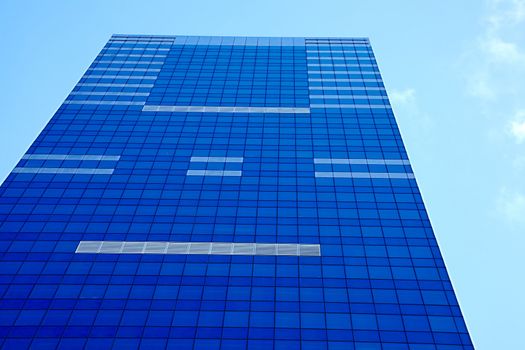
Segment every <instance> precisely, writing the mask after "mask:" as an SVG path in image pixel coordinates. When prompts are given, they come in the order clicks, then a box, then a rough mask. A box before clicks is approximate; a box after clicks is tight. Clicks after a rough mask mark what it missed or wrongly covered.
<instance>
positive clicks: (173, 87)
mask: <svg viewBox="0 0 525 350" xmlns="http://www.w3.org/2000/svg"><path fill="white" fill-rule="evenodd" d="M0 241H1V243H0V276H1V278H0V296H1V303H0V305H1V309H0V325H1V328H0V332H1V336H0V346H1V347H2V348H4V349H17V350H21V349H26V348H32V349H96V350H102V349H138V348H140V349H163V348H168V349H199V350H200V349H206V350H208V349H286V350H292V349H303V350H305V349H330V350H332V349H472V348H473V347H472V343H471V341H470V338H469V335H468V332H467V329H466V327H465V324H464V321H463V317H462V315H461V311H460V308H459V306H458V303H457V301H456V298H455V295H454V291H453V289H452V285H451V283H450V280H449V278H448V275H447V272H446V269H445V265H444V263H443V259H442V257H441V255H440V251H439V248H438V246H437V243H436V239H435V237H434V234H433V232H432V228H431V225H430V222H429V219H428V217H427V213H426V211H425V208H424V205H423V201H422V199H421V196H420V193H419V190H418V187H417V184H416V181H415V179H414V175H413V173H412V169H411V166H410V162H409V160H408V157H407V154H406V151H405V149H404V146H403V143H402V140H401V137H400V134H399V131H398V129H397V125H396V122H395V119H394V115H393V113H392V109H391V106H390V104H389V102H388V97H387V94H386V91H385V88H384V85H383V82H382V80H381V76H380V73H379V70H378V67H377V63H376V61H375V58H374V55H373V53H372V49H371V47H370V44H369V41H368V40H367V39H365V38H250V37H190V36H144V35H114V36H113V37H112V38H111V39H110V40H109V42H108V43H107V44H106V46H105V47H104V48H103V50H102V51H101V53H100V54H99V55H98V56H97V57H96V59H95V61H94V62H93V64H92V65H91V66H90V68H89V69H88V71H87V72H86V74H85V75H84V76H83V77H82V79H81V80H80V82H79V83H78V84H77V85H76V86H75V88H74V89H73V91H72V92H71V94H70V95H69V96H68V98H67V99H66V101H65V102H64V103H63V104H62V106H60V108H59V109H58V111H57V113H56V114H55V115H54V117H53V118H52V119H51V121H50V122H49V124H48V125H47V126H46V128H45V129H44V130H43V131H42V133H41V134H40V135H39V136H38V138H37V139H36V140H35V142H34V143H33V144H32V145H31V147H30V148H29V150H28V151H27V153H26V154H25V155H24V156H23V157H22V159H21V160H20V162H19V163H18V165H17V166H16V167H15V169H14V170H13V171H12V173H11V174H10V175H9V176H8V178H7V180H6V181H5V182H4V184H3V185H2V187H1V188H0Z"/></svg>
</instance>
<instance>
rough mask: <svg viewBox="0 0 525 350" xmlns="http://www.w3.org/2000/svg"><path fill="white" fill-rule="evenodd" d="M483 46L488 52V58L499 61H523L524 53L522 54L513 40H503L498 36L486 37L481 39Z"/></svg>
mask: <svg viewBox="0 0 525 350" xmlns="http://www.w3.org/2000/svg"><path fill="white" fill-rule="evenodd" d="M483 48H484V50H485V51H486V52H487V53H488V54H489V56H490V59H491V60H494V61H495V62H499V63H511V64H513V63H520V62H522V63H525V55H524V54H522V53H521V52H520V50H519V48H518V45H517V44H516V43H513V42H509V41H504V40H503V39H502V38H500V37H488V38H485V40H484V41H483Z"/></svg>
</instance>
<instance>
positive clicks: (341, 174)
mask: <svg viewBox="0 0 525 350" xmlns="http://www.w3.org/2000/svg"><path fill="white" fill-rule="evenodd" d="M315 177H319V178H349V179H351V178H354V179H414V174H413V173H374V172H353V171H316V172H315Z"/></svg>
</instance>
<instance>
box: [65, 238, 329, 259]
mask: <svg viewBox="0 0 525 350" xmlns="http://www.w3.org/2000/svg"><path fill="white" fill-rule="evenodd" d="M75 253H84V254H86V253H91V254H174V255H277V256H321V246H320V245H319V244H293V243H228V242H156V241H146V242H127V241H80V242H79V244H78V246H77V249H76V250H75Z"/></svg>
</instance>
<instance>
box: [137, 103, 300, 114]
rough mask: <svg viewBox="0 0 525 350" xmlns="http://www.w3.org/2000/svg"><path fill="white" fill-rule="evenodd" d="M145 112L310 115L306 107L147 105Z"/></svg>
mask: <svg viewBox="0 0 525 350" xmlns="http://www.w3.org/2000/svg"><path fill="white" fill-rule="evenodd" d="M142 110H143V111H144V112H188V113H199V112H200V113H310V108H304V107H217V106H153V105H146V106H144V108H143V109H142Z"/></svg>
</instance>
